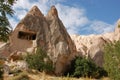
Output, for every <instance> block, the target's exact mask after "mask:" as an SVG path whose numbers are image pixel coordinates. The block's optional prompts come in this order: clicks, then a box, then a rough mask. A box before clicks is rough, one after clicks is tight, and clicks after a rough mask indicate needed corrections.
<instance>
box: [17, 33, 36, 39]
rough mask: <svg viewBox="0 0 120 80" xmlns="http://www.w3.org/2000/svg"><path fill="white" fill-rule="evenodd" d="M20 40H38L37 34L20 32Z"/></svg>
mask: <svg viewBox="0 0 120 80" xmlns="http://www.w3.org/2000/svg"><path fill="white" fill-rule="evenodd" d="M18 38H19V39H25V40H35V39H36V33H32V32H23V31H19V32H18Z"/></svg>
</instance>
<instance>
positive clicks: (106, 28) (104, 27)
mask: <svg viewBox="0 0 120 80" xmlns="http://www.w3.org/2000/svg"><path fill="white" fill-rule="evenodd" d="M90 28H91V29H92V30H93V31H94V33H96V34H100V33H106V32H111V31H113V29H114V25H111V24H107V23H105V22H102V21H92V23H91V24H90Z"/></svg>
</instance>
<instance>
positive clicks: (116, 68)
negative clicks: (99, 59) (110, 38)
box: [104, 41, 120, 80]
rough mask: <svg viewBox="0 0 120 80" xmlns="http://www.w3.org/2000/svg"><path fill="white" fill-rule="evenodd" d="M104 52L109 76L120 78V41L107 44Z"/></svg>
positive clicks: (119, 79) (116, 79) (105, 65)
mask: <svg viewBox="0 0 120 80" xmlns="http://www.w3.org/2000/svg"><path fill="white" fill-rule="evenodd" d="M104 52H105V54H104V61H105V63H104V68H105V69H106V71H107V72H108V75H109V77H110V78H111V79H114V80H120V41H117V42H114V43H110V44H107V45H106V46H105V49H104Z"/></svg>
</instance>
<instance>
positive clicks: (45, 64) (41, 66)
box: [25, 48, 53, 72]
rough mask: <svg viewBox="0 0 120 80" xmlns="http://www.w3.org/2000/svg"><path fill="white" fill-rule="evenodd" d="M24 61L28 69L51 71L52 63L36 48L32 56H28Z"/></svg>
mask: <svg viewBox="0 0 120 80" xmlns="http://www.w3.org/2000/svg"><path fill="white" fill-rule="evenodd" d="M25 59H26V62H27V63H28V67H29V68H31V69H35V70H39V71H45V72H50V71H53V64H52V61H51V60H50V59H49V57H48V56H47V53H46V52H45V51H43V50H42V49H41V48H38V49H37V51H36V53H34V54H28V55H27V56H26V58H25Z"/></svg>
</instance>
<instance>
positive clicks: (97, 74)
mask: <svg viewBox="0 0 120 80" xmlns="http://www.w3.org/2000/svg"><path fill="white" fill-rule="evenodd" d="M68 74H69V75H70V76H72V77H91V78H101V77H104V76H107V72H106V71H105V70H104V69H103V68H101V67H98V66H96V65H95V63H93V62H92V61H91V60H89V59H85V58H82V57H76V58H75V59H74V60H72V61H71V67H70V68H69V69H68V70H67V71H66V72H65V75H68Z"/></svg>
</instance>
